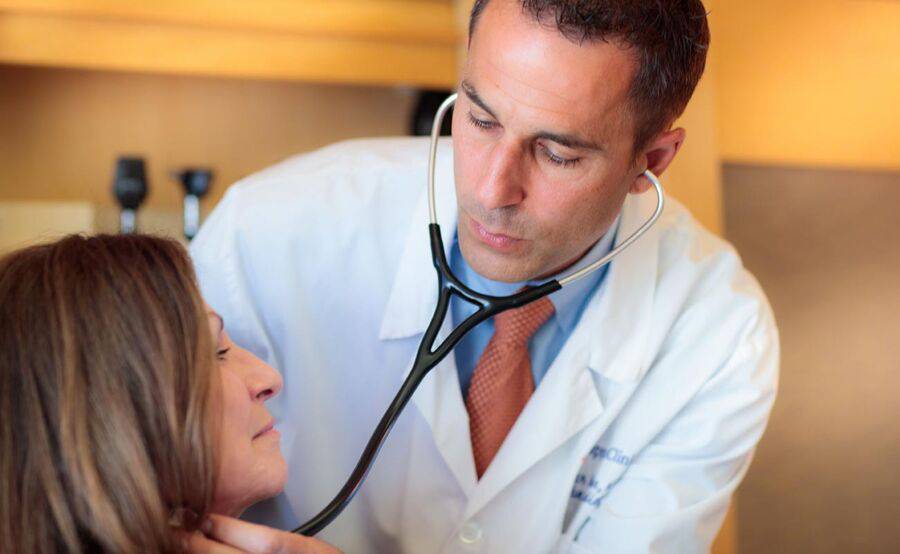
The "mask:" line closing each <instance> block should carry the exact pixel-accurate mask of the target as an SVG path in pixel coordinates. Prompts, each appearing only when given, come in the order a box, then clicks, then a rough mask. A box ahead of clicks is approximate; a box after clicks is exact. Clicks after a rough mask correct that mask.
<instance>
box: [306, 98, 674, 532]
mask: <svg viewBox="0 0 900 554" xmlns="http://www.w3.org/2000/svg"><path fill="white" fill-rule="evenodd" d="M456 97H457V95H456V94H453V95H451V96H449V97H448V98H447V99H446V100H444V102H443V103H442V104H441V106H440V107H439V108H438V110H437V113H436V115H435V120H434V125H433V126H432V129H431V150H430V152H429V158H428V217H429V223H428V234H429V237H430V238H431V260H432V263H433V264H434V268H435V269H436V270H437V277H438V289H439V293H438V301H437V306H436V307H435V309H434V315H432V317H431V322H430V323H429V324H428V328H427V329H426V330H425V335H424V336H423V337H422V341H421V342H420V343H419V350H418V352H417V354H416V359H415V361H414V362H413V367H412V370H410V372H409V375H408V376H407V377H406V380H405V381H404V382H403V384H402V385H401V386H400V390H399V391H398V392H397V395H396V396H395V397H394V399H393V400H392V401H391V404H390V405H389V406H388V408H387V410H386V411H385V412H384V415H383V416H382V417H381V421H379V422H378V426H377V427H376V428H375V431H374V432H373V433H372V436H371V437H370V438H369V442H368V443H367V444H366V447H365V449H364V450H363V452H362V455H361V456H360V457H359V461H358V462H357V463H356V467H355V468H354V469H353V473H351V474H350V477H349V478H348V479H347V482H346V483H345V484H344V486H343V487H342V488H341V490H340V491H339V492H338V494H337V496H335V497H334V499H333V500H332V501H331V502H330V503H329V504H328V505H327V506H325V508H324V509H323V510H322V511H321V512H319V513H318V514H317V515H316V516H315V517H313V518H312V519H310V520H309V521H307V522H306V523H304V524H303V525H301V526H300V527H297V528H296V529H294V531H293V532H294V533H300V534H303V535H307V536H312V535H315V534H316V533H318V532H319V531H321V530H322V529H324V528H325V527H326V526H327V525H328V524H330V523H331V522H332V521H334V519H335V518H336V517H337V516H338V515H339V514H340V513H341V512H342V511H343V510H344V508H345V507H347V505H348V504H349V503H350V501H351V500H352V499H353V496H354V495H355V494H356V492H357V491H358V490H359V488H360V487H361V486H362V483H363V481H364V480H365V478H366V475H367V474H368V473H369V469H370V468H371V467H372V463H373V462H374V461H375V457H376V456H377V455H378V451H379V450H380V449H381V445H382V444H383V443H384V440H385V439H386V438H387V435H388V433H389V432H390V430H391V427H393V425H394V422H395V421H396V420H397V418H398V417H399V416H400V413H401V412H402V411H403V408H404V407H405V406H406V404H407V403H408V402H409V400H410V398H412V395H413V393H414V392H415V391H416V389H417V388H418V386H419V383H421V382H422V379H424V378H425V376H426V375H428V372H429V371H431V369H433V368H434V367H435V366H436V365H437V364H438V363H439V362H440V361H441V360H443V359H444V358H445V357H446V356H447V355H448V354H449V353H450V352H451V351H452V350H453V347H454V346H456V344H457V343H458V342H459V341H460V340H461V339H462V338H463V337H464V336H465V335H466V333H468V332H469V331H471V330H472V329H473V328H474V327H475V326H476V325H478V324H479V323H481V322H483V321H484V320H486V319H489V318H491V317H494V316H495V315H497V314H499V313H500V312H504V311H506V310H510V309H512V308H518V307H521V306H524V305H525V304H528V303H529V302H534V301H535V300H537V299H539V298H543V297H544V296H547V295H548V294H550V293H553V292H556V291H558V290H559V289H561V288H562V287H564V286H566V285H568V284H569V283H571V282H573V281H576V280H578V279H581V278H582V277H585V276H587V275H589V274H590V273H593V272H594V271H597V270H598V269H600V268H601V267H603V266H604V265H606V264H608V263H609V262H610V261H612V260H613V259H614V258H615V257H616V256H618V255H619V254H621V253H622V251H623V250H625V249H626V248H628V247H629V246H630V245H631V244H632V243H633V242H634V241H636V240H637V239H638V238H639V237H640V236H641V235H643V234H644V233H645V232H647V230H648V229H649V228H650V227H651V226H652V225H653V224H654V223H655V222H656V220H657V219H659V215H660V214H661V213H662V210H663V205H664V203H665V200H664V197H663V189H662V185H660V183H659V179H657V178H656V176H655V175H653V173H651V172H650V171H649V170H647V171H644V176H645V177H647V179H649V180H650V182H651V183H652V184H653V187H654V188H655V189H656V197H657V204H656V210H655V211H654V212H653V215H652V216H650V218H649V219H647V221H645V222H644V224H643V225H641V226H640V227H639V228H638V229H637V230H636V231H635V232H634V233H632V234H631V235H630V236H629V237H628V238H626V239H625V240H623V241H622V242H621V243H620V244H619V245H618V246H616V247H615V248H614V249H612V250H611V251H610V252H609V253H608V254H606V255H605V256H603V257H602V258H600V259H599V260H597V261H595V262H593V263H592V264H590V265H587V266H585V267H583V268H582V269H580V270H578V271H575V272H574V273H572V274H571V275H567V276H565V277H563V278H561V279H553V280H551V281H547V282H546V283H544V284H542V285H536V286H529V287H526V288H525V289H524V290H522V291H520V292H518V293H516V294H513V295H510V296H490V295H487V294H481V293H480V292H477V291H474V290H472V289H470V288H469V287H467V286H466V285H465V284H464V283H463V282H462V281H460V280H459V279H458V278H457V277H456V275H454V274H453V272H452V271H451V270H450V265H449V264H448V263H447V258H446V256H445V254H444V243H443V240H442V239H441V228H440V226H439V225H438V222H437V210H436V208H435V201H434V172H435V160H436V158H437V146H438V138H439V137H440V131H441V124H442V123H443V121H444V116H445V115H446V113H447V110H448V109H450V106H452V105H453V104H454V102H456ZM453 295H456V296H459V297H460V298H462V299H463V300H465V301H466V302H470V303H472V304H473V305H475V306H478V309H477V310H476V311H475V313H473V314H472V315H470V316H469V317H467V318H466V319H465V320H464V321H463V322H462V323H460V324H459V326H457V327H456V328H455V329H453V330H452V331H450V334H449V335H448V336H447V337H446V338H445V339H444V340H443V342H441V343H440V344H438V345H437V347H435V346H434V344H435V341H436V340H437V336H438V332H439V330H440V328H441V326H442V324H443V322H444V319H445V317H446V316H447V310H448V308H449V307H450V298H451V297H452V296H453Z"/></svg>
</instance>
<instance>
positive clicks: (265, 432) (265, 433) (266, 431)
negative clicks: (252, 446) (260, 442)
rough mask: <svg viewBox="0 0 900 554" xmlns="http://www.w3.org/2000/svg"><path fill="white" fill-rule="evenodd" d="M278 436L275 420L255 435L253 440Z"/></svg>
mask: <svg viewBox="0 0 900 554" xmlns="http://www.w3.org/2000/svg"><path fill="white" fill-rule="evenodd" d="M277 434H278V431H276V430H275V421H274V420H273V421H270V422H269V423H267V424H266V426H265V427H263V428H262V429H260V430H259V432H258V433H256V434H255V435H253V440H256V439H258V438H261V437H265V436H269V435H273V436H274V435H277Z"/></svg>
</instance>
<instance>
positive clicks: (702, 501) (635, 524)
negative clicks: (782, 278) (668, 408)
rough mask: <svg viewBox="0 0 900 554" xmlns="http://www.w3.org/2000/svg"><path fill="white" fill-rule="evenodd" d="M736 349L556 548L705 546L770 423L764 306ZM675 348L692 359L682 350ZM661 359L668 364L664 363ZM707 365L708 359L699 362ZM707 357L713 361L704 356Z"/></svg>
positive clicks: (769, 348)
mask: <svg viewBox="0 0 900 554" xmlns="http://www.w3.org/2000/svg"><path fill="white" fill-rule="evenodd" d="M742 335H743V336H741V337H740V338H739V341H740V342H739V344H738V345H737V348H736V349H735V350H734V352H733V353H732V354H731V355H730V356H729V357H728V358H727V359H726V361H725V363H724V364H721V365H720V367H718V368H717V370H716V371H713V372H711V374H710V377H709V378H708V379H707V380H706V382H704V383H703V385H702V386H701V387H700V388H699V389H698V390H697V392H696V394H694V395H693V397H692V398H691V399H690V400H689V401H688V402H687V403H686V404H685V405H684V407H683V408H681V409H680V411H678V413H677V414H675V415H674V416H673V417H672V419H671V420H670V421H669V422H668V423H667V424H666V425H665V426H664V427H663V428H662V430H661V431H660V432H659V433H658V434H657V435H656V436H655V437H654V438H653V439H652V440H651V441H650V442H649V443H648V445H647V446H646V447H645V448H644V449H643V450H642V451H641V452H640V453H639V454H638V455H637V456H636V457H635V459H634V460H633V462H632V465H631V466H630V467H629V468H628V469H627V470H626V471H625V472H624V474H623V476H622V477H621V478H620V479H619V481H618V482H617V483H615V484H614V485H613V486H612V487H611V488H610V490H609V492H608V493H607V495H606V496H605V497H604V498H603V499H602V501H601V502H600V504H599V506H598V507H597V508H596V509H594V511H593V513H591V514H590V517H589V518H588V519H587V520H586V521H581V522H576V524H577V525H578V528H576V529H572V530H570V533H567V535H568V536H566V537H563V540H562V542H561V544H560V548H559V549H558V551H561V552H569V553H571V554H583V553H587V552H616V553H638V552H642V553H643V552H647V553H673V554H675V553H677V554H684V553H695V552H696V553H699V552H708V551H709V549H710V547H711V545H712V542H713V540H714V539H715V537H716V534H717V533H718V531H719V528H720V527H721V525H722V521H723V519H724V518H725V513H726V511H727V508H728V504H729V500H730V498H731V495H732V493H733V492H734V491H735V489H736V488H737V486H738V484H739V483H740V481H741V479H743V477H744V475H745V473H746V472H747V469H748V468H749V466H750V461H751V458H752V456H753V451H754V449H755V447H756V444H757V443H758V441H759V439H760V437H761V436H762V433H763V431H764V429H765V426H766V423H767V421H768V417H769V413H770V410H771V407H772V403H773V402H774V399H775V392H776V389H777V381H778V363H779V362H778V361H779V346H778V336H777V330H776V328H775V323H774V320H773V318H772V316H771V311H770V309H769V308H768V305H767V304H765V305H764V306H763V308H762V309H761V310H760V312H759V313H758V314H757V317H756V318H755V321H753V322H752V323H750V324H748V325H747V330H746V331H745V332H744V333H742ZM679 350H680V351H681V352H680V353H677V352H676V353H673V355H676V356H679V357H685V358H684V359H682V360H680V361H679V363H684V361H685V359H690V356H689V355H688V356H686V354H685V352H686V351H689V350H690V348H681V349H679ZM658 362H661V363H666V361H665V360H660V361H658ZM693 363H701V364H702V363H704V360H698V359H696V357H695V359H694V360H693ZM707 363H708V361H707Z"/></svg>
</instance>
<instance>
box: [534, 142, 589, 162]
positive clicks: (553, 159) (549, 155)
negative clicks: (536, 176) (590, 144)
mask: <svg viewBox="0 0 900 554" xmlns="http://www.w3.org/2000/svg"><path fill="white" fill-rule="evenodd" d="M538 148H540V150H541V153H543V155H544V157H545V158H546V159H547V161H549V162H550V163H552V164H555V165H558V166H561V167H572V166H574V165H576V164H577V163H578V162H579V161H580V160H581V158H572V159H568V158H563V157H561V156H557V155H556V154H554V153H553V152H552V151H551V150H550V149H549V148H547V147H546V146H544V145H543V144H538Z"/></svg>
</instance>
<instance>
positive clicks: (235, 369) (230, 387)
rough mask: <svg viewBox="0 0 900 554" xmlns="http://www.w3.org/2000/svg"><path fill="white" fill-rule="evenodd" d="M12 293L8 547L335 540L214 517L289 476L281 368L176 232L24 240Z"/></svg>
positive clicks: (2, 440)
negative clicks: (248, 346) (260, 350)
mask: <svg viewBox="0 0 900 554" xmlns="http://www.w3.org/2000/svg"><path fill="white" fill-rule="evenodd" d="M0 307H2V308H0V422H2V423H0V552H60V551H68V552H98V551H100V552H173V551H175V552H177V551H182V550H185V549H190V550H194V551H209V552H236V551H238V550H242V551H253V550H255V549H258V550H260V551H285V552H333V551H334V550H332V549H331V548H330V547H328V546H327V545H325V544H324V543H321V542H318V541H315V540H314V539H307V538H305V537H296V536H293V535H289V534H287V533H283V532H279V531H274V530H268V529H265V528H259V529H254V530H253V531H254V532H253V533H243V531H246V530H247V528H248V527H256V526H250V524H247V523H242V522H238V521H237V520H234V519H231V518H222V517H216V516H212V517H211V518H210V517H209V515H210V514H225V515H228V516H237V515H239V514H240V513H241V512H242V511H243V510H245V509H246V508H247V507H249V506H250V505H251V504H253V503H255V502H257V501H259V500H262V499H264V498H267V497H270V496H274V495H276V494H278V493H279V492H280V491H281V489H282V488H283V486H284V482H285V479H286V475H287V468H286V466H285V461H284V458H282V456H281V452H280V448H279V435H278V432H277V431H276V430H274V429H273V427H272V422H273V420H272V417H271V415H270V414H269V412H268V410H267V409H266V408H265V406H264V402H265V401H266V400H268V399H269V398H271V397H272V396H274V395H276V394H278V392H279V390H280V389H281V378H280V376H279V375H278V373H276V372H275V371H274V370H273V369H272V368H271V367H269V366H268V365H266V364H265V363H263V362H262V361H260V360H259V359H257V358H255V357H254V356H253V355H251V354H250V353H249V352H247V351H245V350H242V349H241V348H240V347H238V346H237V345H235V344H233V343H231V341H230V340H229V338H228V334H227V333H226V331H225V323H224V322H223V321H222V318H221V317H219V316H218V315H217V314H216V313H215V312H214V311H213V310H212V309H210V308H209V307H207V306H205V304H204V303H203V300H202V299H201V297H200V294H199V292H198V289H197V286H196V283H195V278H194V273H193V269H192V267H191V264H190V262H189V260H188V258H187V255H186V253H185V251H184V249H183V248H182V247H181V246H180V245H179V244H178V243H176V242H174V241H169V240H165V239H159V238H152V237H146V236H98V237H92V238H84V237H80V236H72V237H68V238H65V239H63V240H61V241H59V242H56V243H53V244H49V245H42V246H37V247H32V248H28V249H25V250H21V251H19V252H16V253H13V254H10V255H8V256H6V257H5V258H4V259H3V260H2V261H0ZM201 530H202V532H201ZM244 536H246V537H252V540H247V541H246V542H247V543H246V544H245V543H244V542H242V541H244V540H245V539H243V538H242V537H244ZM229 543H230V545H231V546H227V544H229ZM232 547H236V548H232Z"/></svg>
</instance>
